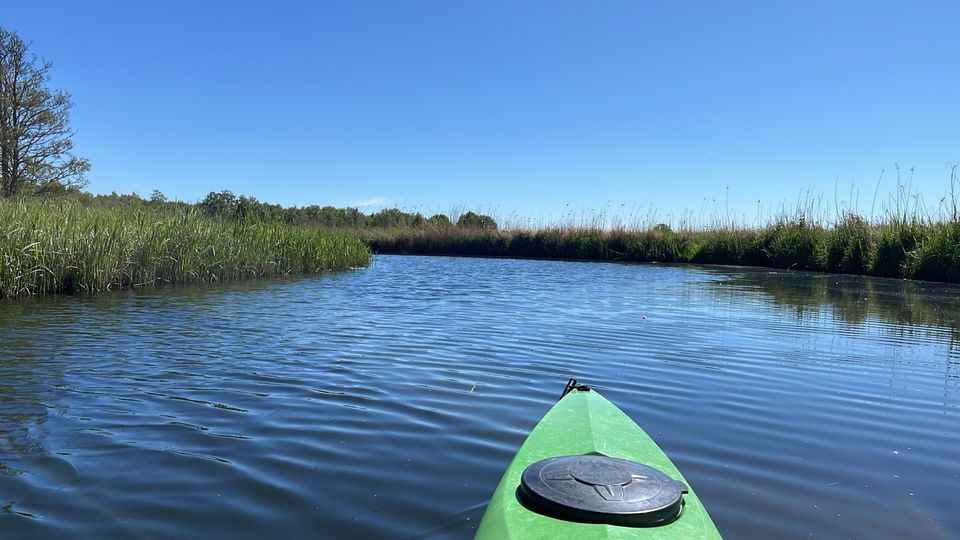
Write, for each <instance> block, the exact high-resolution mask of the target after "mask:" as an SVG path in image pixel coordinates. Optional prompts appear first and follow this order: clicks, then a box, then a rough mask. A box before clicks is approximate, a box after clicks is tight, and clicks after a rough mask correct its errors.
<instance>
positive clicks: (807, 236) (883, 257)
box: [360, 214, 960, 283]
mask: <svg viewBox="0 0 960 540" xmlns="http://www.w3.org/2000/svg"><path fill="white" fill-rule="evenodd" d="M360 234H361V236H362V237H363V238H364V240H366V241H367V242H368V244H369V245H370V248H371V249H372V250H373V251H374V252H375V253H409V254H423V255H471V256H498V257H519V258H548V259H550V258H558V259H581V260H596V261H634V262H681V263H700V264H733V265H744V266H766V267H772V268H788V269H797V270H814V271H821V272H835V273H847V274H866V275H872V276H884V277H895V278H906V279H922V280H930V281H942V282H954V283H955V282H960V222H958V221H949V222H925V221H922V220H920V219H892V220H889V221H887V222H884V223H877V224H868V223H867V222H866V221H864V220H863V219H861V218H860V217H858V216H856V215H852V214H850V215H847V216H845V217H844V218H843V219H842V220H841V221H840V222H839V223H838V224H836V225H834V226H824V225H820V224H814V223H809V222H807V221H805V220H804V219H792V220H788V219H781V220H779V221H777V222H776V223H773V224H771V225H769V226H767V227H764V228H759V229H753V228H745V227H726V228H724V227H719V228H714V229H707V230H678V231H674V230H672V229H671V228H670V227H668V226H666V225H658V226H656V227H653V228H650V229H645V230H631V229H625V228H614V229H611V230H602V229H597V228H563V227H547V228H540V229H512V230H502V231H498V230H485V229H468V228H461V227H449V226H426V227H420V228H413V227H405V228H390V229H378V230H376V229H368V230H363V231H360Z"/></svg>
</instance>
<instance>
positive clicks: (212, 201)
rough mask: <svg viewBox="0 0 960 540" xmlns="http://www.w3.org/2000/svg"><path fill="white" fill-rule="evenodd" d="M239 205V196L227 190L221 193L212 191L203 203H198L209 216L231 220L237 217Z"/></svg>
mask: <svg viewBox="0 0 960 540" xmlns="http://www.w3.org/2000/svg"><path fill="white" fill-rule="evenodd" d="M237 204H238V201H237V196H236V195H234V194H233V192H232V191H230V190H228V189H225V190H223V191H221V192H219V193H217V192H215V191H211V192H210V193H208V194H207V196H206V197H205V198H204V199H203V200H202V201H200V202H199V203H197V206H199V207H200V210H201V211H202V212H203V213H204V214H206V215H208V216H211V217H219V218H229V217H233V216H234V215H236V211H237Z"/></svg>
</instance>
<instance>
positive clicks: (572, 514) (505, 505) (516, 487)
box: [476, 379, 720, 540]
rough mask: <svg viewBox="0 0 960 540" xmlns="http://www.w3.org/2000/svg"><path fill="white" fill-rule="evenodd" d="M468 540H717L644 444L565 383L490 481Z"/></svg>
mask: <svg viewBox="0 0 960 540" xmlns="http://www.w3.org/2000/svg"><path fill="white" fill-rule="evenodd" d="M476 537H477V538H478V539H481V540H487V539H497V540H500V539H507V538H525V539H527V538H577V539H584V540H586V539H590V538H657V539H668V538H669V539H673V538H694V539H698V538H720V533H719V532H718V531H717V528H716V526H715V525H714V524H713V521H712V520H711V519H710V516H709V515H707V511H706V510H705V509H704V507H703V504H702V503H701V502H700V499H698V498H697V496H696V494H695V493H694V492H693V490H692V489H690V488H689V487H688V485H687V484H686V481H685V480H684V479H683V476H682V475H681V474H680V471H678V470H677V468H676V466H674V464H673V463H671V462H670V459H669V458H667V455H666V454H664V453H663V450H661V449H660V448H659V447H658V446H657V444H656V443H655V442H653V439H651V438H650V437H649V436H648V435H647V434H646V433H644V432H643V430H642V429H640V427H639V426H637V424H635V423H634V422H633V421H632V420H631V419H630V418H629V417H628V416H627V415H626V414H624V412H623V411H621V410H620V409H618V408H617V407H616V406H615V405H614V404H612V403H610V402H609V401H607V400H606V399H605V398H604V397H603V396H601V395H600V394H598V393H597V392H596V391H595V390H591V389H590V388H588V387H586V386H582V385H578V384H577V383H576V381H575V380H573V379H571V381H570V383H569V384H568V385H567V387H566V388H565V389H564V393H563V396H562V397H561V398H560V401H558V402H557V404H556V405H554V406H553V408H552V409H550V411H548V412H547V414H546V416H544V417H543V420H541V421H540V423H539V424H537V426H536V427H534V428H533V431H532V432H531V433H530V435H529V436H528V437H527V440H526V441H525V442H524V443H523V446H521V447H520V450H519V451H518V452H517V455H516V457H514V458H513V462H511V463H510V466H509V467H508V468H507V472H506V473H505V474H504V475H503V479H502V480H500V485H499V486H497V490H496V491H495V492H494V494H493V497H492V498H491V499H490V503H489V505H488V506H487V510H486V512H485V513H484V515H483V519H482V520H481V521H480V527H479V528H478V529H477V536H476Z"/></svg>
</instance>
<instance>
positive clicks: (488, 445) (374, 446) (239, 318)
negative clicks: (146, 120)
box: [0, 256, 960, 539]
mask: <svg viewBox="0 0 960 540" xmlns="http://www.w3.org/2000/svg"><path fill="white" fill-rule="evenodd" d="M571 375H572V376H578V377H579V378H581V379H583V380H586V381H588V382H590V383H592V384H593V385H595V386H597V387H599V388H600V389H602V391H603V393H604V395H605V396H606V397H608V398H609V399H610V400H611V401H613V402H614V403H616V404H618V405H619V406H620V407H621V408H622V409H624V411H626V412H627V413H628V414H629V415H630V416H632V417H633V418H634V419H636V420H637V421H638V422H639V423H640V424H641V426H643V427H644V429H646V430H647V432H648V433H650V434H651V436H653V437H654V439H655V440H657V442H658V443H660V445H661V446H662V447H663V448H664V450H665V451H666V452H667V453H668V454H669V455H670V456H671V457H672V458H673V460H674V461H675V463H676V464H677V465H678V467H679V468H680V469H681V470H682V471H683V472H684V475H685V476H686V478H687V479H688V480H689V481H690V483H691V484H692V485H693V486H694V488H695V489H696V490H697V492H698V494H699V495H700V497H701V499H702V500H703V501H704V503H705V504H706V506H707V509H708V510H709V511H710V513H711V515H712V516H713V518H714V520H715V521H716V523H717V525H718V527H719V528H720V530H721V532H722V533H723V534H724V535H725V536H727V537H728V538H806V537H812V538H847V537H850V538H951V537H957V536H960V492H958V486H960V477H958V475H960V460H958V459H957V449H958V448H960V430H958V426H960V288H956V287H953V288H951V287H946V286H939V285H931V284H912V283H905V282H898V281H892V280H876V279H869V278H858V277H844V276H834V275H816V274H804V273H796V272H792V273H787V272H772V271H769V270H756V269H735V268H707V267H692V266H691V267H687V266H664V265H620V264H598V263H576V262H557V261H515V260H493V259H465V258H463V259H461V258H429V257H389V256H380V257H377V259H376V260H375V263H374V264H373V266H372V267H371V268H369V269H365V270H359V271H354V272H348V273H342V274H332V275H323V276H316V277H309V278H302V279H295V280H277V281H253V282H245V283H239V284H229V285H215V286H208V287H197V288H179V289H167V290H159V291H145V292H125V293H116V294H104V295H100V296H96V297H84V296H76V297H59V298H46V299H25V300H16V301H7V302H3V303H0V536H2V537H4V538H20V537H24V538H28V537H37V538H67V537H88V538H137V539H143V538H263V537H271V538H317V537H327V538H335V537H351V538H405V537H427V538H440V537H470V536H471V535H472V534H473V532H474V531H475V528H476V525H477V522H478V521H479V519H480V517H481V515H482V514H483V510H484V505H485V503H486V500H487V499H488V498H489V496H490V495H491V493H492V492H493V490H494V488H495V487H496V484H497V482H498V481H499V478H500V475H501V474H502V472H503V470H504V468H505V467H506V465H507V463H508V462H509V460H510V459H511V457H512V456H513V454H514V452H516V449H517V448H518V447H519V445H520V443H521V442H522V441H523V438H524V437H525V435H526V434H527V433H528V432H529V430H530V429H531V428H532V427H533V425H534V424H535V423H536V422H537V420H539V418H540V417H541V416H542V415H543V413H544V412H545V411H546V410H547V409H548V408H549V407H550V405H551V404H552V403H553V402H554V401H555V399H556V397H557V394H558V393H559V391H560V389H561V388H562V386H563V384H564V383H565V382H566V378H567V377H568V376H571Z"/></svg>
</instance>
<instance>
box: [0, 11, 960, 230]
mask: <svg viewBox="0 0 960 540" xmlns="http://www.w3.org/2000/svg"><path fill="white" fill-rule="evenodd" d="M958 20H960V3H958V2H955V1H949V2H934V1H917V2H906V1H902V2H884V1H869V2H855V1H847V2H836V1H803V2H800V1H797V2H784V1H771V0H764V1H760V0H756V1H753V2H718V1H672V2H641V1H635V0H634V1H616V2H614V1H610V2H585V1H584V2H564V1H559V0H553V1H518V0H510V1H497V0H482V1H472V2H466V1H463V2H458V1H399V0H397V1H382V2H372V1H364V0H344V1H321V2H278V1H272V2H237V1H230V2H213V1H203V2H162V3H161V2H107V1H98V2H75V1H66V0H61V1H47V2H43V3H38V2H35V1H30V0H4V2H3V9H2V13H0V26H2V27H4V28H6V29H11V30H14V31H16V32H18V33H19V34H20V35H21V36H22V37H23V38H24V39H26V40H28V41H32V43H33V45H32V48H33V50H34V51H35V52H36V53H37V54H39V55H40V56H42V57H43V58H45V59H47V60H50V61H52V62H53V63H54V68H53V76H54V80H53V85H54V86H55V87H59V88H64V89H67V90H69V91H70V92H71V93H72V94H73V96H74V100H75V102H76V107H75V109H74V114H73V125H74V127H75V128H76V129H77V130H78V134H77V136H76V138H75V141H76V143H77V150H78V153H80V154H81V155H84V156H86V157H88V158H89V159H90V160H91V161H92V163H93V170H92V171H91V173H90V175H89V178H90V185H89V189H90V190H91V191H93V192H99V193H104V192H105V193H109V192H111V191H118V192H131V191H137V192H139V193H141V194H144V195H146V194H149V193H150V191H151V190H152V189H154V188H157V189H160V190H161V191H163V192H164V193H165V194H167V195H168V196H169V197H171V198H174V197H175V198H179V199H181V200H189V201H193V200H197V199H200V198H202V197H203V196H204V195H205V194H206V193H207V192H209V191H213V190H222V189H230V190H232V191H233V192H235V193H238V194H240V193H242V194H247V195H252V196H255V197H257V198H259V199H261V200H265V201H270V202H276V203H281V204H284V205H306V204H314V203H316V204H332V205H336V206H344V205H368V206H365V207H364V209H365V210H367V211H370V210H374V209H376V208H379V207H384V206H400V207H402V208H406V209H415V210H420V211H423V212H428V213H433V212H447V211H449V210H451V209H457V208H464V207H466V208H473V209H478V210H481V211H488V212H491V213H494V214H495V215H498V216H500V217H501V218H507V219H517V218H520V217H523V218H531V219H534V220H539V221H563V220H565V219H569V216H570V215H571V214H573V215H576V216H583V215H587V216H590V215H597V214H600V215H606V216H607V217H613V216H615V215H620V216H621V217H623V218H625V219H626V220H630V219H641V218H642V219H644V220H646V219H651V217H650V216H651V215H655V217H654V218H653V219H656V220H666V219H673V220H674V221H676V220H678V219H679V217H680V216H681V215H683V214H684V212H685V211H686V212H687V215H688V217H692V218H693V219H694V220H696V219H707V218H708V217H709V216H711V215H716V214H728V213H729V214H735V215H737V216H740V218H741V219H743V220H746V221H749V222H752V221H753V220H754V219H756V217H757V214H758V205H759V208H760V213H761V214H762V215H763V216H766V215H767V214H768V213H769V212H770V211H774V212H775V211H776V210H777V209H778V208H779V207H780V206H781V205H783V204H786V205H787V206H794V205H795V204H796V201H797V199H798V197H799V198H802V199H808V198H809V199H815V200H817V201H820V206H821V207H822V208H829V209H833V208H836V207H838V206H843V205H847V206H855V207H856V209H858V210H859V211H860V212H861V213H864V214H869V213H870V210H871V207H872V206H873V199H874V192H875V190H876V188H877V182H878V178H879V177H880V174H881V171H882V170H886V173H885V174H884V176H883V181H882V183H881V185H880V198H879V199H880V202H878V203H877V207H878V208H879V207H880V205H881V203H882V202H883V200H884V199H885V198H887V197H888V196H889V195H890V194H892V193H894V192H895V190H896V182H895V178H896V173H895V171H894V169H893V168H894V164H895V163H898V164H900V166H901V167H902V169H904V171H906V170H907V169H910V168H913V169H914V173H913V184H912V190H913V192H914V193H915V194H921V195H922V196H923V198H924V200H925V201H926V203H927V205H928V206H936V204H937V202H938V201H939V200H940V198H941V197H942V196H943V195H944V194H946V193H948V192H949V188H950V181H949V163H951V162H960V129H958V128H960V126H958V119H960V99H958V98H957V96H958V95H960V94H958V91H960V84H958V83H960V39H958V38H957V28H958V27H957V22H956V21H958ZM904 176H906V174H904ZM758 201H759V204H758Z"/></svg>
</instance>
